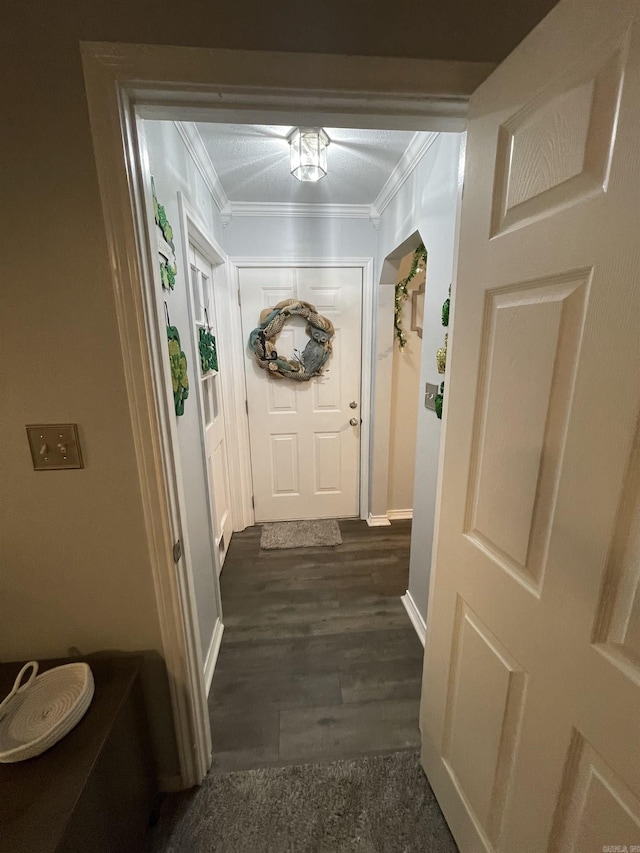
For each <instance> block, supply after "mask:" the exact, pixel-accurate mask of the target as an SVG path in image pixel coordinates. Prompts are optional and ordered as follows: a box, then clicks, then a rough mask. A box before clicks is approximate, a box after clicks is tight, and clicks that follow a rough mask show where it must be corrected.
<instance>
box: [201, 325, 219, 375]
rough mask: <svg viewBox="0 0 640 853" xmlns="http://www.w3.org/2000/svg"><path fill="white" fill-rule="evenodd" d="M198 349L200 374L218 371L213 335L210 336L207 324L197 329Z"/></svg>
mask: <svg viewBox="0 0 640 853" xmlns="http://www.w3.org/2000/svg"><path fill="white" fill-rule="evenodd" d="M198 349H199V351H200V367H201V368H202V373H203V374H205V373H210V372H211V371H212V370H216V371H217V369H218V352H217V350H216V339H215V335H212V334H211V327H210V326H209V324H208V323H207V324H206V325H205V326H199V327H198Z"/></svg>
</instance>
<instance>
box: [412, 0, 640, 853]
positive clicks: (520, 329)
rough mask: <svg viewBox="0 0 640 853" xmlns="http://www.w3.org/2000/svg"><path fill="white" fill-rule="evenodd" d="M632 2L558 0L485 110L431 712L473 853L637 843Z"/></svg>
mask: <svg viewBox="0 0 640 853" xmlns="http://www.w3.org/2000/svg"><path fill="white" fill-rule="evenodd" d="M637 16H638V3H637V2H635V1H634V0H618V2H616V3H606V2H600V3H598V2H596V3H594V2H592V0H563V2H560V3H559V5H558V6H557V7H555V9H554V10H553V11H552V12H551V13H550V15H549V16H548V17H547V18H546V19H545V21H544V22H543V23H542V24H541V25H540V26H539V27H538V28H537V29H536V30H534V32H533V33H532V34H531V35H530V36H529V37H528V38H527V39H526V40H525V41H524V42H523V44H522V45H520V47H519V48H517V49H516V51H515V52H514V53H513V54H511V56H509V57H508V59H507V60H506V61H505V62H504V63H503V65H502V66H501V67H499V68H498V69H497V70H496V71H495V73H494V74H492V75H491V77H490V78H489V79H488V80H487V81H486V82H485V83H484V84H483V85H482V86H481V87H480V89H479V90H478V91H477V92H476V93H475V94H474V95H473V98H472V100H471V104H470V111H469V126H468V127H469V129H468V141H467V161H466V174H465V184H464V199H463V203H462V218H461V230H460V248H459V259H458V274H457V286H456V289H455V293H454V303H455V316H454V318H453V330H452V347H451V350H450V355H449V362H448V365H447V378H446V383H445V393H446V399H445V407H446V408H445V436H444V455H443V461H442V475H441V481H440V482H441V486H440V489H441V495H440V512H439V521H438V525H437V537H436V545H435V550H434V554H435V561H434V562H435V567H434V574H433V583H432V588H431V595H430V602H429V613H428V620H427V645H426V651H425V669H424V684H423V695H422V706H421V731H422V743H423V749H422V759H423V764H424V767H425V770H426V772H427V775H428V777H429V780H430V782H431V784H432V786H433V788H434V790H435V793H436V796H437V797H438V800H439V802H440V805H441V807H442V809H443V811H444V813H445V816H446V818H447V820H448V822H449V825H450V826H451V829H452V831H453V833H454V835H455V837H456V840H457V842H458V845H459V847H460V850H461V851H462V853H468V851H478V850H487V851H494V850H496V851H508V853H514V851H517V853H540V852H541V851H556V853H560V851H562V853H569V851H575V853H601V851H602V850H607V849H608V848H610V849H612V850H613V849H616V850H618V849H619V850H622V849H624V850H627V849H629V850H630V849H631V846H632V845H640V761H639V760H638V759H639V747H640V639H639V638H640V551H639V544H638V543H639V542H640V455H639V450H638V441H639V439H640V435H639V426H638V424H639V413H640V212H639V208H640V153H639V140H640V25H639V21H638V17H637ZM634 444H635V450H634ZM638 849H640V847H639V848H638Z"/></svg>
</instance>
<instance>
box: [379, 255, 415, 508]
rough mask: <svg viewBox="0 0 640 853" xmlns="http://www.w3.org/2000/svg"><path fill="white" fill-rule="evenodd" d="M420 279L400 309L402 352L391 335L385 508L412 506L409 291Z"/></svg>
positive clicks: (405, 269)
mask: <svg viewBox="0 0 640 853" xmlns="http://www.w3.org/2000/svg"><path fill="white" fill-rule="evenodd" d="M412 260H413V252H410V253H409V254H408V255H406V256H405V257H404V258H403V259H402V261H401V263H400V267H399V269H398V278H397V280H398V281H401V280H402V279H403V278H406V276H407V275H409V272H410V270H411V261H412ZM422 282H424V273H422V274H418V275H416V277H415V278H414V279H413V280H412V281H411V283H410V285H409V299H408V300H407V301H406V302H405V304H404V307H403V310H402V328H403V329H404V331H405V333H406V335H407V345H406V346H405V348H404V350H403V351H402V352H400V349H399V347H398V345H397V344H396V343H395V339H394V349H393V370H392V376H393V378H392V385H391V426H390V440H389V483H388V491H387V511H393V510H410V509H413V475H414V470H415V464H416V453H415V451H416V434H417V429H418V396H419V386H420V353H421V350H422V339H421V338H419V337H418V334H417V332H412V331H411V293H412V292H413V291H414V290H417V288H418V287H420V284H421V283H422Z"/></svg>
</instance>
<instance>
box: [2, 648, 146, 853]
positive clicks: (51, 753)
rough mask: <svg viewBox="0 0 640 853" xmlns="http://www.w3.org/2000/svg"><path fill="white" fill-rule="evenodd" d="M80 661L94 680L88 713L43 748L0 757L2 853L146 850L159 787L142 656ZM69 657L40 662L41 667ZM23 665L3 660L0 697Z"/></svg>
mask: <svg viewBox="0 0 640 853" xmlns="http://www.w3.org/2000/svg"><path fill="white" fill-rule="evenodd" d="M74 660H77V658H75V659H74ZM82 660H86V662H87V663H88V664H89V666H90V667H91V671H92V672H93V678H94V681H95V693H94V697H93V701H92V702H91V705H90V706H89V710H88V711H87V713H86V714H85V716H84V717H83V718H82V720H81V721H80V722H79V723H78V725H77V726H76V727H75V728H74V729H73V730H72V731H71V732H70V733H69V734H68V735H67V736H66V737H65V738H63V739H62V740H61V741H59V742H58V743H57V744H56V745H55V746H53V747H52V748H51V749H49V750H48V751H47V752H44V753H42V755H39V756H37V757H36V758H31V759H28V760H27V761H23V762H20V763H18V764H0V851H1V853H36V851H37V853H54V851H55V853H88V851H91V853H120V851H133V850H141V849H144V847H143V838H144V835H145V831H146V828H147V825H148V822H149V817H150V815H151V813H152V811H153V809H154V807H155V806H156V805H157V791H156V782H155V779H156V775H155V770H154V765H153V759H152V755H151V749H150V744H149V736H148V729H147V722H146V716H145V711H144V705H143V700H142V693H141V686H140V667H141V663H142V659H141V658H137V657H136V658H133V657H102V656H91V657H89V658H82ZM69 662H70V659H69V660H56V661H40V670H39V671H40V672H44V671H45V670H46V669H49V668H50V667H52V666H57V665H60V664H63V663H69ZM21 666H22V662H19V663H3V664H0V699H1V698H4V697H5V696H6V695H7V694H8V693H9V691H10V690H11V688H12V686H13V682H14V679H15V677H16V675H17V674H18V672H19V670H20V667H21Z"/></svg>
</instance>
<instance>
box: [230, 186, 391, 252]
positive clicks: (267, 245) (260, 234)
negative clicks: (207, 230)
mask: <svg viewBox="0 0 640 853" xmlns="http://www.w3.org/2000/svg"><path fill="white" fill-rule="evenodd" d="M292 180H294V179H293V178H292ZM376 242H377V238H376V230H375V228H374V227H373V225H372V224H371V222H370V221H369V220H368V219H342V218H339V217H318V216H234V217H233V218H232V219H231V222H230V223H229V224H228V225H227V227H226V228H225V232H224V247H225V249H226V251H227V253H228V254H229V257H231V258H234V257H244V258H251V257H255V258H285V259H287V260H295V259H296V258H373V257H375V254H376Z"/></svg>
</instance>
